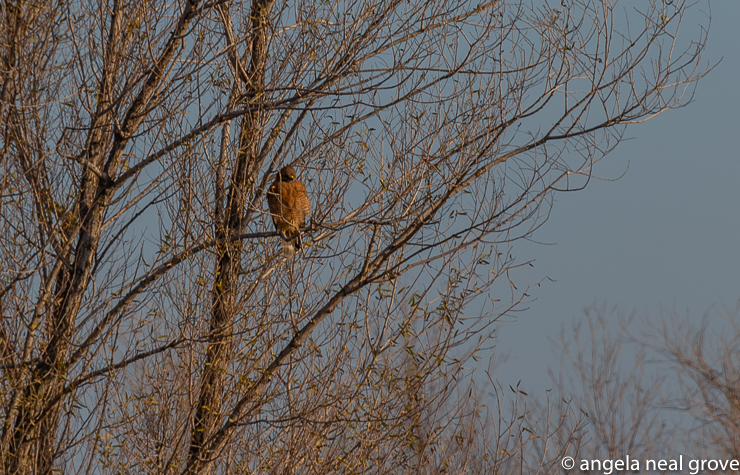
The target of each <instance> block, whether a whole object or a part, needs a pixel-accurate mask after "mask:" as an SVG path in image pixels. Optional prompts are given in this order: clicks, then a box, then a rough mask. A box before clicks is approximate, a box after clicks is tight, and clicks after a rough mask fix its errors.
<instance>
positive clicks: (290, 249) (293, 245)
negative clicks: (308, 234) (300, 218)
mask: <svg viewBox="0 0 740 475" xmlns="http://www.w3.org/2000/svg"><path fill="white" fill-rule="evenodd" d="M280 239H281V240H282V241H283V255H284V256H285V258H286V259H293V258H294V257H295V253H296V251H297V250H300V249H301V248H303V241H301V233H299V232H297V231H296V232H295V233H293V234H287V233H286V234H285V235H283V234H282V233H281V234H280Z"/></svg>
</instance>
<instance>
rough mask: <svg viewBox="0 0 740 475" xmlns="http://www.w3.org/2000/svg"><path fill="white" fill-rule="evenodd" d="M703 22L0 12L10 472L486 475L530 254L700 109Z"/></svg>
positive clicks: (382, 11) (16, 6) (232, 4)
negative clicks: (654, 131) (627, 151)
mask: <svg viewBox="0 0 740 475" xmlns="http://www.w3.org/2000/svg"><path fill="white" fill-rule="evenodd" d="M689 6H690V4H689V3H687V2H684V1H681V0H676V1H674V2H671V3H667V2H666V3H664V2H660V1H653V2H644V3H643V4H641V5H640V6H639V7H638V10H637V11H632V10H629V11H625V10H622V9H621V7H620V6H619V5H618V3H617V2H616V1H614V2H612V1H609V0H578V1H575V2H561V3H558V4H555V3H553V4H546V3H536V4H524V3H519V2H508V1H503V0H492V1H488V2H482V3H480V4H475V5H473V4H470V3H469V2H466V1H452V2H450V1H447V0H437V1H432V2H419V3H418V4H415V3H409V2H405V1H401V0H395V1H393V0H392V1H383V2H366V1H363V0H349V1H336V2H333V1H328V2H305V3H303V2H300V1H298V2H295V1H285V2H276V1H267V0H255V1H253V2H251V3H250V2H241V1H236V0H216V1H211V2H201V1H200V0H184V1H182V2H176V3H166V2H159V1H155V0H152V1H143V2H142V1H127V0H111V1H109V2H101V1H99V2H94V1H84V0H83V1H77V2H58V3H55V4H53V5H42V4H39V3H34V2H30V1H17V2H4V3H3V4H2V23H3V25H2V28H0V35H1V39H0V55H1V57H2V77H1V80H2V89H1V90H0V99H1V100H2V102H1V104H0V105H1V108H0V130H1V132H2V139H1V140H2V143H1V145H2V151H3V160H2V162H0V163H1V165H0V166H2V172H3V173H2V177H3V178H2V202H1V203H2V204H1V206H2V212H1V213H0V219H2V221H3V223H2V225H3V228H2V229H3V232H2V234H1V236H2V237H1V238H0V243H1V244H0V245H2V258H1V259H2V261H1V262H2V279H3V287H2V293H1V294H0V295H1V296H2V297H1V300H0V302H1V304H2V321H1V326H0V345H1V346H0V357H1V358H2V361H1V362H0V363H1V366H0V367H1V368H2V372H3V378H2V380H0V384H2V385H3V387H2V390H0V397H1V398H2V399H1V400H0V406H1V407H2V421H3V422H2V431H1V433H0V458H1V460H0V465H2V471H3V472H4V473H8V474H21V473H49V472H50V471H52V470H55V469H56V470H63V471H64V472H65V473H88V472H94V473H98V472H99V473H107V472H121V471H126V472H153V473H211V472H218V473H243V472H253V471H259V472H269V473H294V472H300V473H304V472H308V473H312V472H321V473H330V472H342V473H355V472H365V471H370V470H372V471H374V472H396V471H403V472H406V471H409V470H416V471H419V472H424V471H426V472H430V473H431V472H435V473H439V472H444V471H448V472H450V473H460V472H461V471H466V470H476V469H477V468H479V467H481V466H482V465H481V463H482V462H481V461H482V460H485V459H484V458H481V457H483V455H482V454H485V452H480V453H473V451H471V447H473V446H475V444H474V443H473V441H474V440H479V441H480V440H489V439H485V437H487V436H486V435H485V431H486V430H493V429H491V427H494V429H498V430H499V433H500V430H501V428H502V427H504V426H501V425H500V423H502V421H501V420H498V419H496V417H494V418H493V419H492V420H491V421H490V423H488V422H485V421H486V419H485V416H483V415H482V414H481V412H480V411H481V406H480V405H478V404H477V403H472V402H471V401H470V400H469V397H470V396H472V395H473V394H474V393H473V387H468V386H466V385H465V383H463V382H462V381H464V380H466V377H467V376H469V374H470V372H471V370H470V369H469V368H470V366H471V361H472V360H474V359H475V358H476V352H477V351H479V350H482V349H485V348H487V347H489V346H490V345H491V338H492V336H493V332H494V327H493V325H494V323H495V322H496V320H497V318H499V317H500V316H501V315H504V314H506V313H508V312H509V311H511V310H512V309H514V308H515V307H516V306H517V304H518V303H519V302H520V301H521V299H523V298H526V296H527V290H528V289H527V288H526V286H523V287H522V288H517V287H516V285H515V283H514V278H515V273H514V271H515V269H516V267H517V266H520V265H524V264H526V263H520V262H517V261H515V260H514V257H513V255H512V253H511V252H510V244H511V243H512V242H513V241H515V240H516V239H519V238H523V237H528V236H530V235H531V233H532V232H533V231H534V230H535V229H536V228H537V226H538V225H540V224H541V223H542V222H543V220H544V219H545V218H546V217H547V214H548V211H549V199H550V197H551V196H552V193H553V192H555V191H558V190H573V189H578V188H580V187H582V186H584V185H585V184H586V183H587V182H588V179H589V178H590V177H591V174H592V173H593V166H594V165H595V164H596V163H597V162H598V161H599V160H601V159H602V158H603V157H604V156H606V155H607V154H608V152H609V151H610V150H611V149H612V148H613V147H614V146H615V145H616V144H617V143H618V142H619V139H620V137H621V134H622V133H623V131H624V127H625V126H627V125H628V124H632V123H637V122H641V121H644V120H646V119H648V118H650V117H653V116H655V115H657V114H660V113H662V112H664V111H665V110H667V109H670V108H672V107H677V106H680V105H682V104H684V103H685V102H686V101H687V100H688V99H689V98H690V94H688V95H687V94H686V92H687V90H688V91H689V93H690V92H691V89H690V88H691V85H692V84H693V83H694V82H695V81H696V80H697V79H698V78H699V77H700V76H701V75H702V74H703V71H704V70H703V69H700V59H701V54H702V52H703V48H704V44H705V35H704V31H703V30H701V29H699V28H697V29H696V30H695V31H694V32H690V33H689V36H685V34H684V32H683V29H684V28H683V25H682V22H683V18H684V15H685V13H686V11H687V9H688V8H689ZM629 8H633V7H632V6H629ZM687 88H688V89H687ZM287 164H293V165H296V167H297V168H298V170H299V176H300V179H301V181H302V182H304V183H305V184H306V185H307V188H308V190H309V193H310V196H311V202H312V204H313V205H314V210H313V214H312V219H311V224H310V225H309V226H308V228H307V229H306V231H305V238H304V243H305V245H306V248H305V250H304V252H303V253H302V254H300V255H299V256H298V257H297V258H296V259H295V260H293V261H290V262H286V261H285V260H283V259H282V258H281V252H280V249H279V245H278V239H277V238H276V237H275V233H274V232H271V231H269V230H270V229H271V225H270V224H269V223H270V221H271V219H270V217H269V214H268V213H267V208H266V205H265V200H264V192H265V188H266V186H267V185H268V184H269V183H270V182H271V180H272V177H273V176H274V172H275V171H276V170H277V169H279V168H280V167H281V166H283V165H287ZM493 296H496V298H493ZM473 303H475V305H471V304H473ZM466 365H467V366H466ZM493 414H494V415H495V412H494V413H493ZM481 418H483V419H481ZM505 420H506V419H505V418H504V419H503V421H505ZM481 421H483V422H481ZM476 424H477V425H476ZM553 427H562V425H557V424H555V425H554V426H553ZM558 430H560V429H558ZM576 430H577V425H574V426H570V427H569V428H567V430H564V431H560V432H557V434H560V435H558V440H561V441H565V442H567V441H568V440H569V437H570V435H569V434H574V433H575V431H576ZM524 432H525V431H524V428H523V427H522V428H521V430H520V431H519V433H520V434H523V433H524ZM561 432H562V433H561ZM553 433H555V432H553ZM476 437H478V439H475V438H476ZM481 437H483V439H480V438H481ZM490 440H493V439H490ZM479 445H481V446H482V444H479ZM522 447H523V445H522V444H520V451H522V450H523V449H522ZM491 455H492V456H494V457H499V458H495V460H492V461H490V462H489V463H490V464H491V465H489V466H497V465H496V464H498V463H499V462H501V463H503V462H502V461H501V459H500V457H505V455H501V452H498V451H497V452H495V453H491ZM539 465H540V466H541V467H546V466H547V465H546V464H545V462H540V463H539ZM501 466H503V465H501Z"/></svg>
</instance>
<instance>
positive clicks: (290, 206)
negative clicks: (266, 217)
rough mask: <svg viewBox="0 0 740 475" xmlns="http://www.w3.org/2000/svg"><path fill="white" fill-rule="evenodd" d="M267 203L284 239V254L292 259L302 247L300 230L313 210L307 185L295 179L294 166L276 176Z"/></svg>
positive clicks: (274, 222) (277, 228)
mask: <svg viewBox="0 0 740 475" xmlns="http://www.w3.org/2000/svg"><path fill="white" fill-rule="evenodd" d="M267 204H268V205H269V207H270V214H271V215H272V222H273V224H275V230H277V232H278V234H280V238H281V239H282V241H283V254H284V255H285V257H286V258H288V259H292V258H293V256H295V251H296V249H300V248H301V245H302V243H301V235H300V232H299V230H300V228H301V227H302V226H304V225H305V223H306V217H307V216H308V213H309V212H310V211H311V202H310V201H309V200H308V193H306V187H305V186H303V183H301V182H299V181H297V180H296V179H295V170H294V169H293V167H291V166H287V167H283V169H282V170H280V173H278V175H277V177H275V181H274V182H272V185H270V189H269V190H267Z"/></svg>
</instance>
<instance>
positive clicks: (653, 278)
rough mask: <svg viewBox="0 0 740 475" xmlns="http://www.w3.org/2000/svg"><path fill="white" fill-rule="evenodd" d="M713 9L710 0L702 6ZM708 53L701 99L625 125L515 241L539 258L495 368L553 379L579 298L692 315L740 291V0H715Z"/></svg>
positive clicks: (529, 378)
mask: <svg viewBox="0 0 740 475" xmlns="http://www.w3.org/2000/svg"><path fill="white" fill-rule="evenodd" d="M705 11H706V9H705ZM711 16H712V23H711V28H710V32H709V46H708V49H707V53H706V55H705V60H709V61H710V62H711V63H716V62H717V61H718V60H719V59H720V58H723V59H722V62H721V63H720V64H719V65H718V66H717V67H716V68H715V69H714V70H713V71H712V72H711V73H710V74H709V76H708V77H706V78H705V79H703V80H702V81H701V82H700V83H699V86H698V89H697V92H696V95H695V97H694V102H693V103H691V104H690V105H689V106H688V107H686V108H683V109H679V110H675V111H669V112H667V113H665V114H663V115H661V116H659V117H657V118H655V119H653V120H651V121H649V122H648V123H646V124H641V125H635V126H633V127H632V128H629V129H628V130H627V134H626V137H627V139H628V140H625V141H624V142H622V143H621V144H620V146H619V147H618V148H617V149H616V150H615V151H614V152H613V153H612V154H611V156H610V157H607V159H606V160H605V162H606V163H602V165H601V167H600V168H597V169H596V171H597V174H598V175H600V176H602V177H604V178H616V177H618V176H620V175H621V174H622V173H623V172H624V171H625V169H627V166H628V165H629V168H628V169H627V171H626V174H625V175H624V177H622V178H621V179H619V180H617V181H611V182H608V181H598V180H595V181H592V182H591V184H590V185H589V186H588V187H587V188H586V189H585V190H584V191H581V192H577V193H567V194H560V195H557V196H556V203H555V207H554V209H553V212H552V215H551V217H550V220H549V221H548V222H547V223H546V224H545V225H544V226H543V227H542V228H541V229H540V230H539V231H538V232H537V233H535V235H534V239H535V240H536V241H538V242H539V243H544V244H547V245H542V244H528V243H527V244H519V245H518V246H517V247H515V255H516V256H517V257H518V258H519V259H521V260H525V259H529V258H533V259H535V262H534V266H535V267H534V269H532V273H531V275H532V276H533V277H532V278H533V279H536V278H542V277H544V276H547V277H549V278H551V279H553V280H555V281H556V282H549V281H545V282H543V283H542V286H541V287H540V288H537V289H534V290H533V292H532V297H534V298H536V299H537V300H536V301H535V302H532V303H531V304H530V305H529V310H527V311H526V312H522V313H520V314H519V316H518V319H517V321H515V322H512V323H506V324H504V325H503V326H502V327H501V329H500V333H499V336H498V341H497V349H496V352H497V353H499V352H508V353H509V355H510V359H509V362H508V363H507V364H506V365H505V366H503V368H501V369H500V370H499V371H498V372H497V373H496V377H497V378H498V379H499V381H501V383H504V384H512V385H514V384H516V382H517V381H519V380H521V381H522V386H523V387H524V388H529V389H533V390H535V391H539V390H543V389H545V388H548V387H550V386H551V385H550V379H549V376H548V375H547V368H548V367H552V369H554V370H556V369H557V367H555V361H556V360H555V359H554V358H553V356H554V353H553V345H552V344H551V343H550V341H549V338H552V339H557V338H558V337H559V334H560V330H561V328H562V327H563V325H565V326H566V327H570V325H571V322H572V321H573V319H574V318H580V317H582V316H583V308H584V307H587V306H589V305H591V304H592V303H594V302H595V301H596V302H604V301H606V302H607V303H608V304H609V305H610V306H611V305H614V304H619V305H620V306H621V307H622V308H623V309H624V310H627V311H630V310H637V312H638V314H640V315H654V316H658V315H659V312H660V309H661V308H663V309H668V310H671V309H673V308H675V309H676V310H678V311H679V313H681V314H685V313H686V311H687V309H688V310H689V312H690V313H691V314H692V315H696V317H697V319H698V318H700V317H701V315H702V314H703V313H704V311H705V310H707V308H708V307H709V306H711V305H713V304H718V303H721V302H724V303H725V304H726V305H728V306H732V307H733V308H734V306H735V304H736V302H737V301H738V299H740V250H738V247H740V151H739V149H738V145H737V141H738V138H740V23H739V21H740V1H738V0H713V1H712V2H711Z"/></svg>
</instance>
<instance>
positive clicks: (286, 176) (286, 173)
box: [280, 165, 295, 181]
mask: <svg viewBox="0 0 740 475" xmlns="http://www.w3.org/2000/svg"><path fill="white" fill-rule="evenodd" d="M293 180H295V169H294V168H293V167H291V166H290V165H288V166H287V167H283V168H282V169H281V170H280V181H293Z"/></svg>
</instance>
